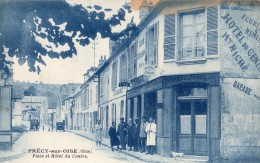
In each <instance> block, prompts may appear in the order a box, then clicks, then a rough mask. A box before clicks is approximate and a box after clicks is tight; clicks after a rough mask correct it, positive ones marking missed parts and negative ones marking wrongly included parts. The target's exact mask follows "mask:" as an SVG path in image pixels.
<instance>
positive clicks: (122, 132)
mask: <svg viewBox="0 0 260 163" xmlns="http://www.w3.org/2000/svg"><path fill="white" fill-rule="evenodd" d="M117 135H118V136H119V137H120V142H121V150H126V139H127V123H126V122H124V118H123V117H122V118H120V123H119V124H118V128H117Z"/></svg>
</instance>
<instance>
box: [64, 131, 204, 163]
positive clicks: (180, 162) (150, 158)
mask: <svg viewBox="0 0 260 163" xmlns="http://www.w3.org/2000/svg"><path fill="white" fill-rule="evenodd" d="M67 131H68V132H72V133H75V134H76V135H79V136H82V137H85V138H87V139H89V140H92V141H93V140H94V134H93V133H88V132H86V131H81V130H67ZM102 145H104V146H106V147H109V148H110V140H109V139H108V138H104V137H103V138H102ZM115 152H121V153H124V154H126V155H128V156H131V157H134V158H136V159H139V160H141V161H144V162H153V163H188V162H189V163H191V162H194V163H207V162H208V160H207V157H203V156H201V157H200V156H190V155H189V156H188V155H184V156H183V157H182V158H176V159H174V158H170V157H162V156H159V155H156V154H155V155H148V154H145V153H140V152H133V151H128V149H127V150H115Z"/></svg>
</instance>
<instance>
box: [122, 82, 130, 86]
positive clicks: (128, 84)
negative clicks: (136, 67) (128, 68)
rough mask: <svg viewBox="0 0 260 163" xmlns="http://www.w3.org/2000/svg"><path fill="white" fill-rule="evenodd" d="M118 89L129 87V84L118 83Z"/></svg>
mask: <svg viewBox="0 0 260 163" xmlns="http://www.w3.org/2000/svg"><path fill="white" fill-rule="evenodd" d="M119 87H130V83H129V82H120V83H119Z"/></svg>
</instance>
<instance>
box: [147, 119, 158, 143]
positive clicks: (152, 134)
mask: <svg viewBox="0 0 260 163" xmlns="http://www.w3.org/2000/svg"><path fill="white" fill-rule="evenodd" d="M145 131H146V133H147V145H155V138H156V124H155V123H148V125H147V126H146V129H145Z"/></svg>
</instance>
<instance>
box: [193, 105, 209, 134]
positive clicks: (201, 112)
mask: <svg viewBox="0 0 260 163" xmlns="http://www.w3.org/2000/svg"><path fill="white" fill-rule="evenodd" d="M195 123H196V124H195V126H196V129H195V134H206V133H207V130H206V129H207V126H206V125H207V103H206V102H204V101H197V102H195Z"/></svg>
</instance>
